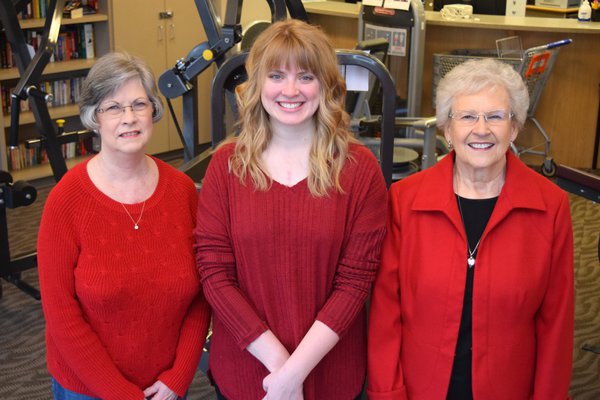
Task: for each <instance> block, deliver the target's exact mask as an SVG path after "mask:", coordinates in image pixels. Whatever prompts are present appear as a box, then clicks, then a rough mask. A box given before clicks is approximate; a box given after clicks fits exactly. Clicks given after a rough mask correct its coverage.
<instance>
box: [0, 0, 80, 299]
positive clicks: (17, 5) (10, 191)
mask: <svg viewBox="0 0 600 400" xmlns="http://www.w3.org/2000/svg"><path fill="white" fill-rule="evenodd" d="M30 1H31V0H2V1H0V23H1V24H2V27H3V28H4V31H5V32H6V39H7V41H8V43H9V44H10V46H11V49H12V51H13V54H14V55H15V57H14V59H15V62H16V64H17V68H18V70H19V74H20V79H19V82H18V83H17V86H16V88H15V90H14V91H13V92H12V94H11V100H12V106H11V125H10V131H9V143H8V145H9V147H10V148H15V147H17V146H18V136H19V112H20V102H21V101H24V100H27V99H29V104H30V107H31V111H32V113H33V116H34V118H35V123H36V127H37V130H38V132H39V135H40V138H39V139H33V140H29V141H28V145H29V146H40V145H43V146H44V147H45V148H46V153H47V155H48V161H49V162H50V166H51V168H52V173H53V175H54V178H55V180H56V181H57V182H58V181H59V180H60V179H61V178H62V177H63V175H64V174H65V173H66V172H67V164H66V162H65V160H64V158H63V156H62V150H61V145H62V144H64V143H70V142H74V141H78V140H80V139H81V138H86V137H90V136H91V135H92V133H91V132H89V131H76V132H70V133H63V132H59V130H58V128H57V127H56V126H55V125H54V123H53V122H52V118H51V117H50V113H49V111H48V104H47V102H48V101H51V100H52V95H51V94H49V93H45V92H44V91H43V90H42V89H41V88H40V81H41V76H42V73H43V71H44V69H45V67H46V65H47V64H48V62H49V61H50V57H51V56H52V54H53V51H54V48H55V47H56V42H57V38H58V34H59V31H60V25H61V20H62V13H63V8H64V4H65V0H50V2H49V5H48V8H47V17H46V21H45V24H44V31H43V34H42V39H41V42H40V45H39V46H38V50H37V52H36V54H35V55H34V57H33V58H32V57H31V55H30V53H29V50H28V48H27V43H26V42H25V35H24V34H23V30H22V29H21V25H20V24H19V19H18V18H17V15H18V14H19V13H20V12H22V11H23V10H24V9H25V8H26V7H27V4H28V3H29V2H30ZM36 197H37V192H36V190H35V187H34V186H32V185H29V184H28V183H27V182H24V181H17V182H14V183H13V181H12V176H11V175H10V173H8V172H6V171H0V278H4V279H5V280H6V281H8V282H10V283H12V284H14V285H15V286H17V287H18V288H19V289H21V290H22V291H24V292H25V293H27V294H29V295H31V296H32V297H34V298H36V299H38V300H39V299H40V293H39V291H38V290H37V289H36V288H34V287H33V286H31V285H29V284H28V283H26V282H24V281H22V280H21V272H22V271H25V270H27V269H31V268H35V267H36V266H37V253H36V252H34V253H31V254H27V255H24V256H21V257H18V258H15V259H13V258H11V254H10V248H9V241H8V227H7V219H6V209H7V208H16V207H19V206H27V205H30V204H31V203H33V201H35V199H36ZM0 297H2V286H1V281H0Z"/></svg>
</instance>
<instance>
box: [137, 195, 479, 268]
mask: <svg viewBox="0 0 600 400" xmlns="http://www.w3.org/2000/svg"><path fill="white" fill-rule="evenodd" d="M456 201H457V203H458V211H459V212H460V218H461V219H462V221H463V224H464V223H465V217H464V216H463V212H462V207H461V205H460V196H459V195H456ZM136 229H137V228H136ZM466 234H467V231H466V229H465V235H466ZM479 242H481V237H480V238H479V240H478V241H477V244H476V245H475V248H474V249H473V251H471V246H470V245H469V237H468V236H467V251H468V252H469V257H468V258H467V265H468V266H469V268H473V267H474V266H475V253H476V252H477V248H478V247H479Z"/></svg>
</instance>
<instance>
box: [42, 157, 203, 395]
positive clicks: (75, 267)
mask: <svg viewBox="0 0 600 400" xmlns="http://www.w3.org/2000/svg"><path fill="white" fill-rule="evenodd" d="M154 161H155V162H156V164H157V165H158V171H159V181H158V185H157V187H156V189H155V191H154V193H153V194H152V196H151V197H150V198H149V199H148V200H146V204H145V206H144V210H143V215H142V219H141V220H140V222H139V229H138V230H134V228H133V222H132V221H131V219H130V217H129V216H128V215H127V214H126V213H125V210H124V209H123V206H122V205H121V204H120V203H119V202H117V201H114V200H112V199H111V198H109V197H108V196H106V195H104V194H103V193H102V192H101V191H100V190H98V188H96V186H94V184H93V183H92V181H91V180H90V178H89V175H88V173H87V169H86V166H87V162H83V163H80V164H78V165H77V166H76V167H74V168H73V169H71V170H70V171H69V172H68V173H67V174H66V175H65V176H64V177H63V178H62V179H61V181H60V182H59V183H58V184H57V185H56V186H55V187H54V188H53V189H52V191H51V192H50V195H49V196H48V200H47V202H46V205H45V207H44V213H43V216H42V221H41V224H40V231H39V236H38V264H39V266H38V268H39V279H40V288H41V294H42V306H43V310H44V316H45V318H46V346H47V362H48V370H49V372H50V374H51V375H52V376H53V377H54V378H55V379H56V380H57V381H58V382H59V383H60V384H61V385H62V386H64V387H65V388H67V389H69V390H72V391H75V392H77V393H81V394H85V395H88V396H93V397H100V398H102V399H115V400H117V399H118V400H125V399H135V400H142V399H143V398H144V395H143V392H142V391H143V389H145V388H147V387H148V386H150V385H152V384H153V383H154V382H155V381H156V380H161V381H162V382H163V383H165V384H166V385H167V386H168V387H169V388H170V389H171V390H173V391H175V392H176V393H177V394H178V395H180V396H182V395H184V394H185V392H186V390H187V389H188V386H189V385H190V383H191V381H192V379H193V377H194V373H195V371H196V368H197V366H198V361H199V359H200V356H201V354H202V347H203V344H204V338H205V337H206V332H207V329H208V324H209V319H210V311H209V308H208V304H207V303H206V300H205V299H204V297H203V295H202V291H201V287H200V281H199V279H198V272H197V269H196V267H195V261H194V254H193V236H192V231H193V228H194V222H195V216H196V205H197V193H196V188H195V185H194V183H193V182H192V181H191V180H190V179H189V178H188V177H187V176H185V175H184V174H183V173H181V172H179V171H177V170H175V169H174V168H172V167H171V166H169V165H167V164H165V163H164V162H162V161H160V160H158V159H154ZM127 209H128V210H129V212H130V213H131V215H132V216H133V218H135V219H136V220H137V219H138V217H139V215H140V212H141V211H142V204H141V203H140V204H132V205H127Z"/></svg>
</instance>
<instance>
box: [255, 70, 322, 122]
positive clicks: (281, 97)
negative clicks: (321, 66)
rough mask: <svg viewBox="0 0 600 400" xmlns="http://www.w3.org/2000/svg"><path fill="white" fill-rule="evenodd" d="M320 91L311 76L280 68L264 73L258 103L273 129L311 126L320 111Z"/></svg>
mask: <svg viewBox="0 0 600 400" xmlns="http://www.w3.org/2000/svg"><path fill="white" fill-rule="evenodd" d="M320 88H321V85H320V83H319V81H318V79H317V77H316V76H315V75H314V74H312V73H310V72H308V71H304V70H301V69H298V68H297V67H280V68H278V69H275V70H271V71H269V72H267V76H266V77H265V80H264V82H263V86H262V90H261V102H262V105H263V107H264V109H265V111H266V112H267V113H268V114H269V116H270V119H271V125H272V127H273V128H274V129H277V128H278V127H283V128H285V127H292V126H293V127H302V126H309V125H311V124H312V123H313V122H312V119H313V115H314V114H315V112H316V111H317V109H318V108H319V99H320V97H321V96H320Z"/></svg>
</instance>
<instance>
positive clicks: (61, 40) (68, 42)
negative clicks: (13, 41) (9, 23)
mask: <svg viewBox="0 0 600 400" xmlns="http://www.w3.org/2000/svg"><path fill="white" fill-rule="evenodd" d="M42 33H43V31H42V30H41V29H40V30H35V29H28V30H26V31H25V42H26V43H27V46H28V47H29V48H30V53H32V58H33V56H34V55H35V52H36V51H37V49H38V46H39V45H40V43H41V37H42ZM93 58H94V25H93V24H80V25H67V26H62V27H61V28H60V33H59V35H58V38H57V39H56V46H55V47H54V52H53V54H52V56H51V58H50V62H55V61H69V60H77V59H93ZM0 67H2V68H14V67H16V63H15V59H14V53H13V52H12V49H11V46H10V43H9V42H8V40H6V35H5V33H4V32H0Z"/></svg>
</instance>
